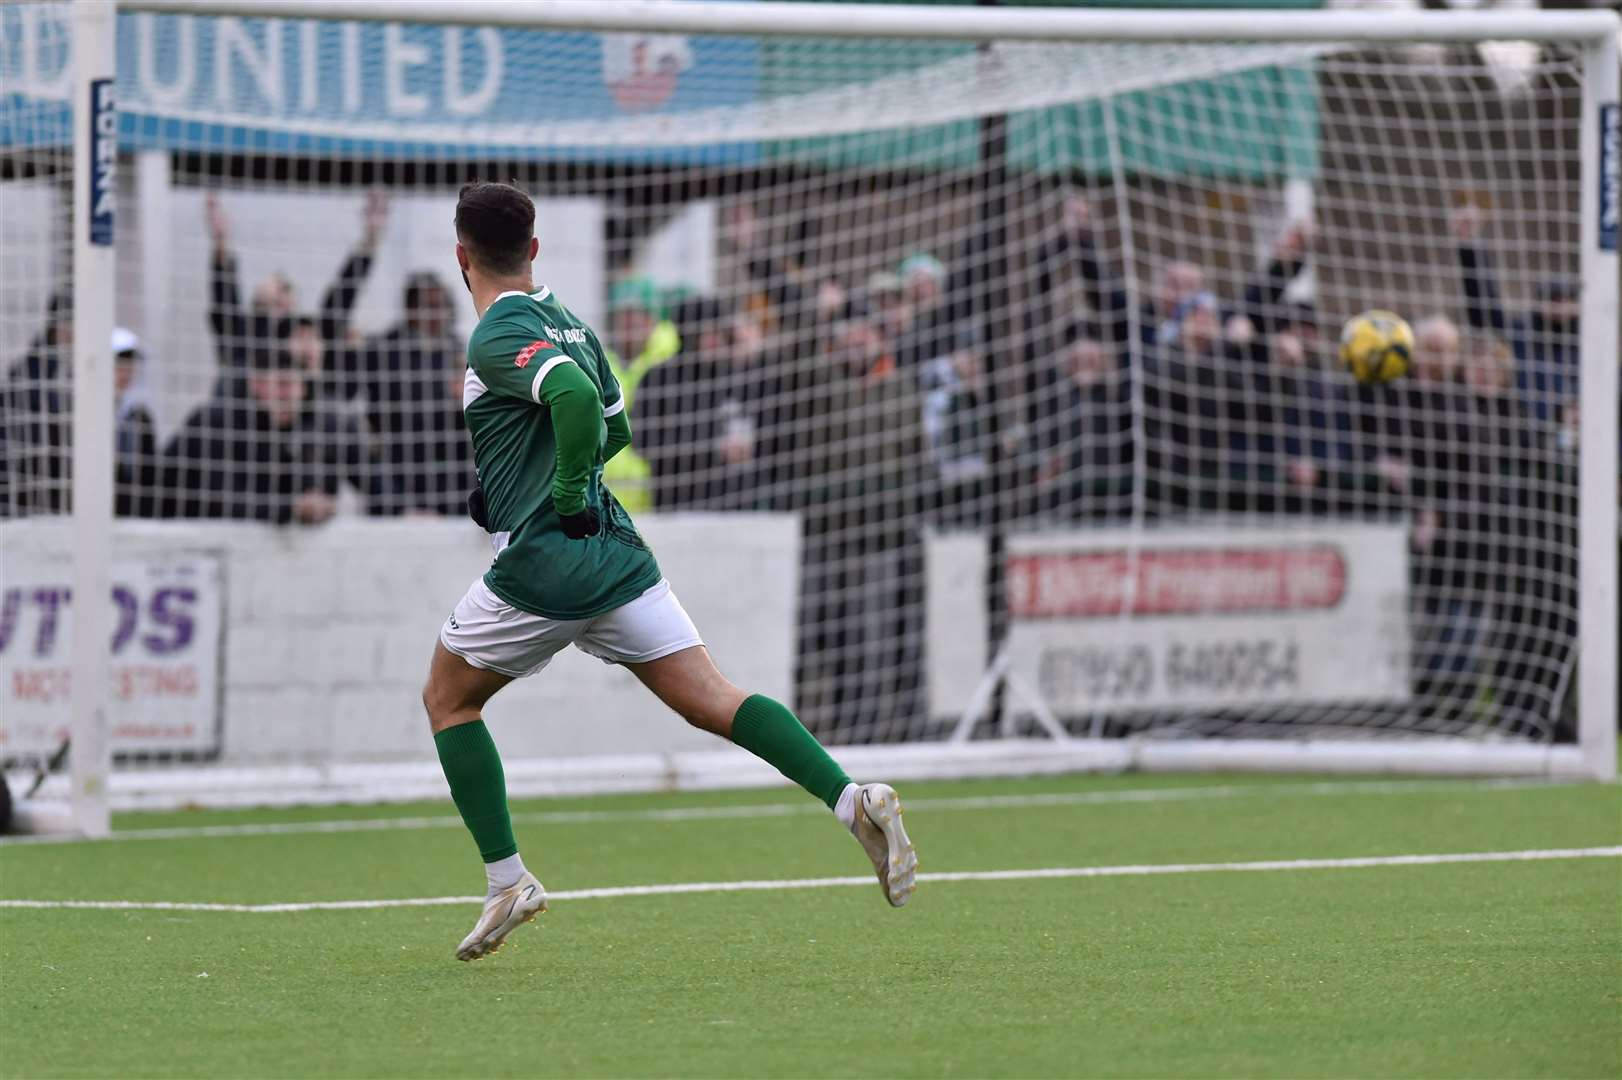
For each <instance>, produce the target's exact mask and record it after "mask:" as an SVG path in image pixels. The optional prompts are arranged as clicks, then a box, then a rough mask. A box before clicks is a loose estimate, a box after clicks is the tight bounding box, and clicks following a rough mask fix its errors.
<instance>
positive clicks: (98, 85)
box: [86, 79, 118, 247]
mask: <svg viewBox="0 0 1622 1080" xmlns="http://www.w3.org/2000/svg"><path fill="white" fill-rule="evenodd" d="M117 198H118V112H117V110H116V109H115V108H114V99H113V80H111V79H93V80H91V83H90V187H89V199H90V205H89V207H87V208H86V209H87V217H88V219H89V222H90V242H91V243H92V244H95V245H96V246H98V247H111V246H112V243H113V213H114V210H115V209H116V206H117V203H116V200H117Z"/></svg>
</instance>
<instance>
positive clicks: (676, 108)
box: [0, 4, 759, 162]
mask: <svg viewBox="0 0 1622 1080" xmlns="http://www.w3.org/2000/svg"><path fill="white" fill-rule="evenodd" d="M65 20H66V6H65V5H58V6H53V7H51V8H46V7H42V6H37V5H28V4H24V5H7V6H5V7H0V146H3V147H13V148H20V147H48V146H60V145H64V144H65V143H66V142H67V141H68V134H69V129H70V125H69V124H68V122H67V120H66V116H67V108H68V87H69V81H70V72H69V60H70V58H69V50H68V28H67V26H66V25H65ZM758 52H759V48H758V46H757V45H756V44H755V43H754V42H753V41H750V40H745V39H733V38H696V37H685V36H682V35H669V34H645V35H639V34H586V33H547V32H539V31H527V30H497V29H493V28H490V27H476V28H475V27H455V26H404V25H398V24H384V23H336V22H324V21H312V20H290V19H238V18H202V17H191V16H170V15H152V14H124V15H120V16H119V20H118V86H117V91H118V99H119V103H120V120H119V134H120V143H121V144H122V146H123V147H124V148H125V149H170V150H198V151H205V152H210V151H223V152H228V153H318V154H353V155H365V156H384V157H413V158H467V157H503V158H505V157H520V158H571V159H581V158H585V159H600V160H615V161H631V160H657V161H694V160H703V161H705V162H714V161H717V160H718V158H722V159H725V160H729V161H737V160H748V159H751V158H753V157H754V156H755V154H756V153H757V150H756V148H755V147H754V146H752V145H750V144H747V143H732V144H724V143H721V142H718V141H716V140H714V139H712V140H711V141H709V142H707V143H699V142H695V141H694V140H692V139H690V138H684V137H683V133H682V132H681V131H680V130H679V126H678V125H677V123H676V122H675V119H674V118H676V117H679V116H685V115H692V114H694V113H696V112H702V111H703V110H707V109H714V108H720V107H725V106H735V105H739V104H743V103H747V102H750V101H753V100H755V99H756V97H757V95H758V94H759V57H758ZM661 118H669V120H670V122H669V123H668V124H667V125H666V126H665V127H664V128H661V126H660V119H661ZM627 121H634V123H630V124H627ZM620 129H624V130H626V131H627V133H628V134H627V137H626V138H624V139H623V140H622V141H623V145H620V144H618V143H616V141H615V139H614V138H613V137H612V135H611V134H607V133H611V132H613V131H615V130H620ZM661 131H663V134H664V135H665V136H666V138H665V139H661V138H659V135H660V133H661ZM632 132H634V135H635V137H634V138H632V137H630V133H632ZM661 143H663V144H664V145H665V146H666V147H667V148H665V149H659V150H650V149H649V148H650V147H657V146H660V145H661Z"/></svg>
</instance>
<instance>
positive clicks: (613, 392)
mask: <svg viewBox="0 0 1622 1080" xmlns="http://www.w3.org/2000/svg"><path fill="white" fill-rule="evenodd" d="M587 332H588V333H591V332H590V331H587ZM591 343H592V345H593V346H594V347H595V348H596V350H597V356H598V358H599V363H598V369H597V374H598V376H599V377H600V378H601V379H602V382H603V392H602V403H603V422H604V423H605V424H607V426H608V442H607V443H606V444H605V445H604V446H603V460H604V461H611V460H613V457H614V455H615V454H617V453H619V452H620V451H621V450H624V449H625V448H626V447H627V446H630V445H631V414H630V412H629V411H628V410H627V409H626V408H625V405H626V401H625V394H624V391H622V390H621V389H620V384H619V380H618V379H616V378H615V377H614V367H613V365H612V364H610V363H609V362H608V359H607V358H608V353H607V351H606V350H605V349H604V348H603V343H602V342H600V341H598V340H597V335H596V334H595V333H592V334H591Z"/></svg>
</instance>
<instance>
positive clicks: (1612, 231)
mask: <svg viewBox="0 0 1622 1080" xmlns="http://www.w3.org/2000/svg"><path fill="white" fill-rule="evenodd" d="M1619 111H1622V106H1618V105H1617V104H1616V103H1615V102H1612V103H1611V104H1609V105H1601V106H1600V109H1599V249H1600V250H1601V251H1615V250H1616V236H1617V232H1618V228H1619V226H1618V221H1617V219H1618V217H1622V145H1619V144H1622V124H1619V123H1618V116H1617V114H1618V112H1619Z"/></svg>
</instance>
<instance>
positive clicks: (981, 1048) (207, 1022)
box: [0, 777, 1622, 1077]
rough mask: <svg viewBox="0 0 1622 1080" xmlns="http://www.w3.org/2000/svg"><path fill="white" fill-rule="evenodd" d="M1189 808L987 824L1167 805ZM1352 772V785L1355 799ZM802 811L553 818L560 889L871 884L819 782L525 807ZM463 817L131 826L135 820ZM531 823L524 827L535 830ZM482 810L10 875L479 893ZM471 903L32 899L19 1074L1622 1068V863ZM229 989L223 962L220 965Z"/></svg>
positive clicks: (1352, 850) (1358, 806) (1224, 807)
mask: <svg viewBox="0 0 1622 1080" xmlns="http://www.w3.org/2000/svg"><path fill="white" fill-rule="evenodd" d="M1216 785H1231V786H1233V787H1236V788H1237V789H1238V790H1237V793H1235V792H1233V791H1230V792H1229V793H1228V794H1226V795H1215V794H1213V795H1209V796H1199V795H1197V796H1196V797H1193V798H1189V799H1186V800H1183V801H1155V802H1116V803H1094V804H1084V805H1047V806H1018V807H1000V808H995V809H971V808H964V807H953V806H950V805H935V806H931V805H929V800H951V799H956V798H961V797H964V796H981V795H1002V794H1015V795H1030V794H1041V793H1057V794H1072V793H1083V794H1084V793H1093V792H1100V793H1102V792H1112V791H1128V790H1136V789H1145V788H1153V789H1160V790H1166V789H1173V788H1179V789H1189V790H1190V791H1191V792H1192V791H1195V790H1197V789H1198V790H1203V789H1207V788H1211V787H1213V786H1216ZM1337 792H1338V789H1337ZM902 794H903V797H904V798H905V799H906V800H907V801H908V802H909V803H911V804H912V807H913V808H912V809H910V810H909V812H908V826H909V829H910V831H911V832H912V834H913V838H914V840H915V841H916V842H917V844H918V847H919V851H920V853H921V855H922V859H923V864H924V869H925V871H926V872H928V871H942V870H999V869H1022V868H1036V867H1049V866H1088V865H1119V864H1138V863H1170V862H1223V861H1233V860H1251V859H1294V858H1326V857H1348V856H1367V855H1391V854H1416V853H1442V852H1470V851H1495V850H1513V849H1521V848H1565V847H1584V846H1596V845H1612V844H1617V843H1622V789H1618V788H1617V787H1616V786H1614V785H1613V786H1580V787H1547V788H1542V787H1539V788H1503V787H1498V788H1494V787H1481V786H1477V785H1472V784H1468V783H1458V784H1448V783H1439V784H1436V785H1430V786H1426V787H1424V788H1423V789H1422V790H1404V791H1401V792H1397V793H1390V792H1386V793H1376V792H1375V791H1373V790H1369V789H1358V788H1357V787H1356V786H1355V785H1352V786H1348V787H1347V788H1346V789H1345V791H1344V793H1332V794H1323V793H1310V794H1309V793H1307V792H1305V791H1303V790H1302V782H1301V781H1300V780H1299V779H1273V778H1249V779H1229V778H1212V777H1187V778H1171V777H1116V778H1067V779H1059V780H1042V781H1028V782H983V783H955V784H909V785H904V786H903V789H902ZM763 803H771V804H781V803H789V804H795V805H800V804H804V805H805V806H806V812H805V813H803V814H794V815H789V816H777V817H741V818H722V819H715V820H685V821H649V820H617V821H611V822H602V821H597V822H591V821H577V822H572V823H556V822H554V823H550V824H526V823H521V824H520V825H519V826H518V829H517V832H518V836H519V840H520V843H521V844H522V845H523V849H524V853H525V857H526V860H527V861H528V862H529V863H530V865H531V866H532V868H534V869H536V870H537V872H538V873H539V875H540V876H541V878H542V880H543V881H545V882H546V883H547V885H548V887H549V888H551V889H553V890H554V891H556V890H563V889H577V888H587V887H593V886H608V885H634V884H652V883H663V882H684V881H728V880H738V879H778V878H798V877H820V876H846V875H852V874H857V873H861V872H864V871H865V869H866V862H865V860H864V859H863V857H862V855H861V853H860V851H859V849H858V848H857V847H856V845H855V844H854V843H853V842H851V840H850V839H849V838H848V837H846V836H844V835H842V833H841V831H840V830H839V829H838V828H837V826H836V825H834V823H833V822H832V820H831V818H830V817H829V815H827V814H826V812H825V811H821V809H820V807H818V806H816V804H814V803H812V802H811V801H810V800H809V799H807V798H806V797H805V796H803V795H800V794H798V793H796V792H790V791H774V792H769V793H766V792H733V793H708V794H694V795H683V796H638V797H622V798H612V799H581V800H568V801H556V800H554V801H549V802H545V803H540V802H531V803H523V804H520V805H519V806H518V807H516V809H517V810H518V811H520V813H527V814H546V813H549V812H557V811H562V812H566V813H568V812H576V811H581V810H639V809H644V810H645V809H657V810H666V809H673V808H681V807H694V806H721V805H731V806H742V805H752V804H763ZM448 814H449V807H448V805H429V806H424V805H418V806H407V807H386V808H366V809H362V808H333V807H328V808H321V809H302V810H298V811H278V812H269V811H260V812H248V813H207V814H204V813H193V814H165V815H127V816H121V817H120V818H119V820H118V822H117V827H119V828H121V829H136V828H152V827H168V826H177V825H178V826H190V825H213V824H242V823H258V822H271V821H296V820H322V819H333V818H346V819H348V818H360V817H366V818H372V817H384V818H387V817H404V816H415V815H432V816H436V817H444V816H447V815H448ZM521 820H522V819H521ZM480 878H481V875H480V873H479V868H478V862H477V858H476V856H475V854H474V853H473V851H472V847H471V843H470V841H469V840H468V839H467V837H466V836H465V834H464V833H463V832H462V830H461V829H460V828H459V827H430V828H414V829H409V830H399V831H381V832H356V833H335V834H296V835H282V836H248V837H236V838H187V839H165V840H126V841H115V842H106V843H91V844H74V845H65V846H62V845H49V846H33V847H15V846H12V847H5V848H0V896H4V897H11V898H38V899H104V900H105V899H121V900H183V901H187V900H189V901H225V902H245V903H267V902H279V901H302V900H341V899H375V898H389V897H400V898H403V897H416V896H443V895H459V894H460V895H466V894H471V893H476V892H479V891H482V881H481V880H480ZM475 914H476V908H475V907H474V906H471V905H470V906H467V907H465V908H464V907H456V906H452V907H433V908H406V909H389V910H364V911H318V912H301V913H291V914H233V913H195V912H116V911H64V910H47V911H39V910H14V909H13V910H0V970H3V971H4V972H5V979H4V980H3V981H0V1047H3V1049H0V1075H5V1076H51V1075H73V1076H80V1075H97V1076H306V1075H320V1076H385V1075H386V1076H472V1075H517V1074H525V1075H533V1074H543V1075H603V1076H619V1075H691V1076H808V1075H814V1076H859V1075H861V1076H865V1075H872V1074H875V1073H877V1074H882V1075H886V1076H915V1075H922V1076H1037V1075H1115V1076H1188V1075H1198V1076H1260V1075H1277V1076H1561V1077H1568V1076H1570V1077H1576V1076H1616V1075H1618V1074H1622V859H1615V858H1601V859H1587V860H1569V861H1550V862H1535V863H1489V864H1476V865H1452V866H1413V867H1394V868H1379V869H1353V870H1314V871H1286V872H1262V873H1207V874H1193V875H1186V876H1157V877H1120V878H1104V879H1079V880H1048V881H1008V882H960V883H946V882H937V883H929V882H926V883H924V884H923V885H922V886H921V887H920V892H919V895H918V897H917V898H916V899H915V900H914V901H913V903H912V904H911V905H910V906H909V907H907V908H906V909H904V910H902V911H892V910H890V909H889V908H888V907H887V906H886V905H885V904H884V903H883V901H882V900H881V898H880V897H879V895H878V889H877V885H876V884H875V885H872V886H868V887H863V888H860V889H855V888H834V889H816V890H797V891H774V892H744V893H727V894H694V895H666V896H646V897H627V898H620V899H593V900H564V901H559V902H558V903H556V904H555V905H554V909H553V911H552V912H551V913H550V914H548V915H547V916H545V917H544V918H543V919H541V920H540V921H539V922H538V923H537V924H536V926H532V927H524V928H522V929H521V930H520V931H519V932H518V933H517V934H515V935H514V937H513V938H512V939H510V942H509V944H508V946H507V948H506V949H504V950H503V951H502V952H501V953H500V954H499V955H498V956H496V957H493V958H490V959H486V960H481V961H478V962H477V963H474V964H471V965H467V964H459V963H457V962H456V961H454V960H453V959H451V952H452V950H453V948H454V947H455V944H456V942H457V941H458V940H460V938H461V936H462V935H463V934H464V933H465V932H466V931H467V928H468V926H470V925H471V924H472V920H473V918H474V916H475ZM205 972H206V973H207V974H206V977H205V976H204V974H203V973H205Z"/></svg>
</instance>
